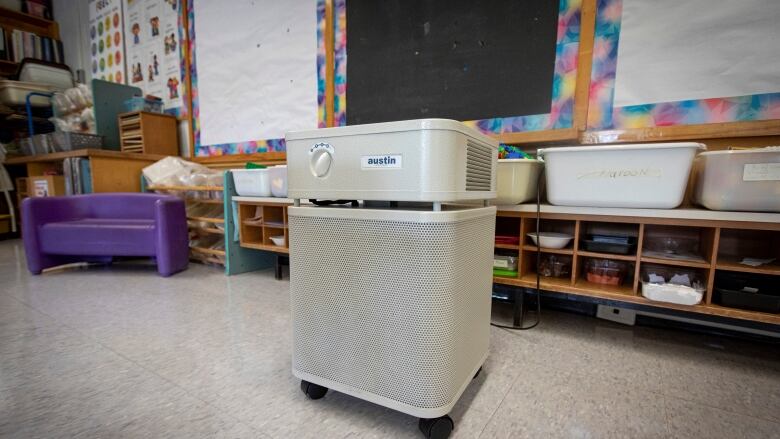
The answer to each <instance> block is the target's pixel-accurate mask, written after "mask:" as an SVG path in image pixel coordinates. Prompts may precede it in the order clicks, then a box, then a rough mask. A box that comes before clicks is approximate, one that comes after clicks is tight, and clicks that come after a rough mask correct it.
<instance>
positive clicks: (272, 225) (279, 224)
mask: <svg viewBox="0 0 780 439" xmlns="http://www.w3.org/2000/svg"><path fill="white" fill-rule="evenodd" d="M237 204H238V218H239V232H238V234H239V244H240V245H241V247H246V248H252V249H257V250H267V251H273V252H277V253H288V252H289V242H290V240H289V236H288V229H287V206H288V205H287V204H282V203H263V202H244V201H240V202H238V203H237ZM275 236H281V237H282V238H284V245H276V244H275V243H274V242H273V240H272V239H271V237H275Z"/></svg>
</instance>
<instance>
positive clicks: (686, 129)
mask: <svg viewBox="0 0 780 439" xmlns="http://www.w3.org/2000/svg"><path fill="white" fill-rule="evenodd" d="M622 3H623V0H599V1H598V8H597V10H596V17H595V20H596V23H595V33H594V43H593V44H594V45H595V46H597V47H599V48H600V50H599V51H598V53H596V54H595V55H593V58H592V59H591V63H592V64H591V68H590V69H589V70H591V73H590V75H591V78H590V83H591V84H592V87H590V89H591V92H590V95H589V102H588V115H587V124H586V126H585V130H583V132H582V134H581V136H580V139H579V140H580V142H581V143H588V144H593V143H619V142H636V141H642V142H647V141H663V140H685V139H711V138H732V137H754V136H777V135H780V119H778V118H777V116H776V115H777V114H780V113H779V112H780V91H779V92H778V93H767V94H763V95H752V96H733V97H713V98H712V99H702V100H688V101H680V102H664V103H656V104H647V105H635V106H631V107H622V108H616V107H614V106H613V104H612V103H613V93H614V79H615V72H616V69H617V46H618V42H619V39H620V26H621V13H620V12H621V10H622ZM723 106H726V107H730V108H735V109H737V111H735V113H734V114H733V116H732V117H731V119H732V120H728V119H727V120H724V116H723V115H722V114H720V113H719V112H718V111H710V110H709V109H711V108H714V109H717V108H718V107H723ZM656 115H659V116H661V117H662V119H663V120H662V121H661V122H660V123H659V122H656V120H655V119H656V117H655V116H656Z"/></svg>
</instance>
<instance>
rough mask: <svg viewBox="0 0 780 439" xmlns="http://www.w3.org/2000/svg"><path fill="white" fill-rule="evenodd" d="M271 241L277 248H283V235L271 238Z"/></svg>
mask: <svg viewBox="0 0 780 439" xmlns="http://www.w3.org/2000/svg"><path fill="white" fill-rule="evenodd" d="M271 241H273V242H274V244H276V245H278V246H279V247H284V235H276V236H271Z"/></svg>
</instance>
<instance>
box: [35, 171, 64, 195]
mask: <svg viewBox="0 0 780 439" xmlns="http://www.w3.org/2000/svg"><path fill="white" fill-rule="evenodd" d="M27 194H28V196H30V197H55V196H62V195H65V177H63V176H62V175H39V176H35V177H27Z"/></svg>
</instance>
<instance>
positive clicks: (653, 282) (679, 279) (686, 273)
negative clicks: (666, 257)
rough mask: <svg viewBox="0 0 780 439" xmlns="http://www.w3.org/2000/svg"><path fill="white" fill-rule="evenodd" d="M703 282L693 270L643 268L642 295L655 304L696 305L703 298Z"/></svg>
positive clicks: (656, 267) (658, 267)
mask: <svg viewBox="0 0 780 439" xmlns="http://www.w3.org/2000/svg"><path fill="white" fill-rule="evenodd" d="M704 290H705V287H704V282H703V281H702V279H701V277H700V276H699V274H698V273H697V272H696V271H694V270H689V269H686V268H680V267H665V266H643V267H642V295H643V296H644V297H646V298H648V299H650V300H654V301H656V302H668V303H676V304H678V305H696V304H698V303H700V302H701V299H702V298H703V297H704Z"/></svg>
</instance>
